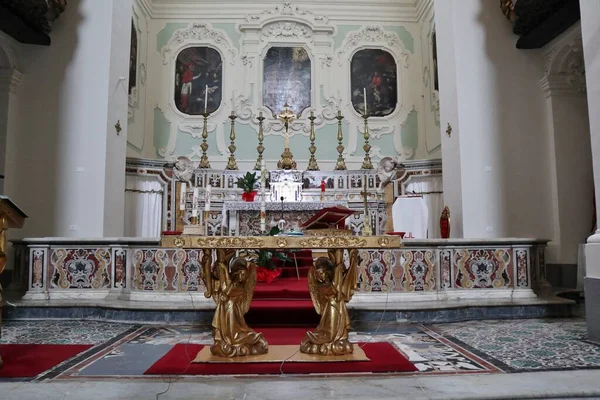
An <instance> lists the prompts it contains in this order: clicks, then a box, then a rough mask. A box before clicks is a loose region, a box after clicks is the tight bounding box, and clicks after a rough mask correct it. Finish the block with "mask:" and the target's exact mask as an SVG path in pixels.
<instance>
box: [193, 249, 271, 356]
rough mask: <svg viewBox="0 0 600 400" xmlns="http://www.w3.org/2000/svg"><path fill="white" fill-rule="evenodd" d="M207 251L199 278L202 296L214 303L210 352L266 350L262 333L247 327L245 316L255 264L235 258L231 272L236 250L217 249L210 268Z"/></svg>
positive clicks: (242, 353) (246, 353) (234, 353)
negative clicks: (214, 260) (215, 257)
mask: <svg viewBox="0 0 600 400" xmlns="http://www.w3.org/2000/svg"><path fill="white" fill-rule="evenodd" d="M210 251H211V250H205V255H204V256H203V258H202V269H203V274H202V279H203V280H204V283H205V285H206V288H207V291H206V292H205V293H204V295H205V296H206V297H212V298H213V300H214V301H215V303H216V304H217V307H216V309H215V316H214V317H213V321H212V326H213V338H214V344H213V345H212V346H211V348H210V352H211V353H212V354H213V355H215V356H219V357H240V356H249V355H256V354H265V353H267V352H268V350H269V346H268V344H267V342H266V341H265V339H264V338H263V335H262V333H257V332H255V331H254V330H252V329H251V328H250V327H248V325H247V324H246V320H245V319H244V314H246V313H247V312H248V309H249V308H250V302H251V301H252V295H253V294H254V286H255V285H256V266H255V265H254V264H250V265H249V264H248V262H247V261H246V260H245V259H243V258H236V259H235V260H233V262H232V263H231V271H230V270H229V264H230V261H231V259H232V258H233V256H234V255H235V250H224V249H217V261H216V262H215V264H214V265H213V267H212V269H211V267H210V261H211V256H210V255H209V252H210Z"/></svg>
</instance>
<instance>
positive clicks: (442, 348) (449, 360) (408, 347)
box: [350, 329, 488, 372]
mask: <svg viewBox="0 0 600 400" xmlns="http://www.w3.org/2000/svg"><path fill="white" fill-rule="evenodd" d="M350 341H352V342H368V341H372V342H391V343H393V344H394V345H395V346H396V348H398V350H400V351H401V352H402V353H403V354H404V355H405V356H406V357H407V358H408V360H409V361H410V362H412V363H413V364H414V365H415V367H417V368H418V369H419V371H420V372H459V371H480V372H483V371H488V368H485V367H484V366H482V365H480V364H479V363H478V362H477V361H475V360H473V359H470V358H469V357H468V356H467V355H465V354H462V353H461V352H460V351H459V350H458V349H456V348H455V347H453V346H451V345H450V344H447V343H443V342H441V341H440V340H438V339H436V338H434V337H432V336H430V335H429V334H427V333H426V332H423V331H420V330H417V329H414V330H413V331H412V332H411V333H406V334H403V333H392V334H382V335H369V334H368V333H351V334H350Z"/></svg>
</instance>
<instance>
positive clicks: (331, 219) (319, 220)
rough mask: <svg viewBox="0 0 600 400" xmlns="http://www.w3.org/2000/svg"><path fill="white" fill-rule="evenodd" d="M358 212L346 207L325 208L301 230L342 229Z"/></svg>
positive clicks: (303, 225)
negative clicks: (349, 218)
mask: <svg viewBox="0 0 600 400" xmlns="http://www.w3.org/2000/svg"><path fill="white" fill-rule="evenodd" d="M355 212H356V211H354V210H351V209H349V208H346V207H341V206H338V207H325V208H323V209H322V210H320V211H319V212H318V213H316V214H315V215H313V216H312V217H311V218H310V219H309V220H308V221H306V222H305V223H304V224H302V226H301V228H303V229H305V230H309V229H332V228H336V227H338V228H339V227H340V226H341V227H342V228H343V224H344V221H345V220H346V218H348V217H349V216H350V215H352V214H354V213H355Z"/></svg>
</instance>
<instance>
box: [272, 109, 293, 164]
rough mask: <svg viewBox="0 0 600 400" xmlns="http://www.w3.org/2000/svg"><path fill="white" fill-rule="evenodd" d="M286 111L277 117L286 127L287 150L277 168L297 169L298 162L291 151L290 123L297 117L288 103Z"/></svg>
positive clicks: (282, 154)
mask: <svg viewBox="0 0 600 400" xmlns="http://www.w3.org/2000/svg"><path fill="white" fill-rule="evenodd" d="M284 107H285V110H283V112H282V113H281V114H279V115H278V116H277V118H279V119H281V120H283V126H284V127H285V148H284V149H283V153H281V160H279V161H278V162H277V168H279V169H296V161H294V155H293V154H292V152H291V151H290V133H289V127H290V122H291V121H292V120H293V119H296V118H297V116H296V114H294V113H293V112H292V111H291V110H290V106H289V105H288V104H287V103H286V104H285V106H284Z"/></svg>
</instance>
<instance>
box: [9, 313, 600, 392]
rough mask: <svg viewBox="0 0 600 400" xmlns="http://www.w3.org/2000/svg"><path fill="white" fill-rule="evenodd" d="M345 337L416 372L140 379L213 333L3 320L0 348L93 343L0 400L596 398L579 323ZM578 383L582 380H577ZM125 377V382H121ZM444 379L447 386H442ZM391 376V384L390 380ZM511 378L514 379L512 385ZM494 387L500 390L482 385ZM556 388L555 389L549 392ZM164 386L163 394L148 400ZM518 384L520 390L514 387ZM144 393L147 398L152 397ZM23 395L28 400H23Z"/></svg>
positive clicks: (595, 350) (487, 324) (460, 326)
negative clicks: (400, 359) (289, 393)
mask: <svg viewBox="0 0 600 400" xmlns="http://www.w3.org/2000/svg"><path fill="white" fill-rule="evenodd" d="M257 330H260V329H259V328H257ZM350 339H351V341H354V342H381V341H386V342H389V343H391V344H392V345H394V346H395V347H396V349H398V350H399V351H400V352H401V353H402V354H403V355H404V356H405V357H406V358H407V359H408V360H409V361H410V362H411V363H412V364H413V365H414V366H415V367H416V369H417V371H416V372H409V373H397V374H380V375H360V379H355V378H354V379H353V377H346V378H344V376H339V377H338V376H336V377H334V378H333V379H332V378H331V377H328V378H325V377H318V376H307V375H303V376H291V375H282V376H253V377H248V376H244V377H242V378H239V379H235V378H233V379H232V377H229V378H228V377H223V376H220V377H218V376H213V377H206V376H204V377H203V376H182V377H177V376H148V375H143V374H144V372H145V371H146V370H147V369H148V368H149V367H150V366H151V365H152V364H154V363H155V362H156V361H158V360H159V359H160V358H161V357H163V356H164V355H165V354H166V353H167V352H169V350H171V349H172V348H173V346H174V345H176V344H185V343H189V344H210V343H211V336H210V332H209V331H208V330H207V329H206V327H200V326H185V325H180V326H156V325H140V324H124V323H112V322H103V321H89V320H86V321H72V320H39V321H5V323H4V326H3V331H2V338H1V339H0V345H1V344H6V343H13V344H29V343H31V344H90V345H93V347H92V348H90V349H89V350H87V351H86V352H84V353H81V354H79V355H78V356H76V357H74V358H73V359H70V360H67V361H65V362H64V363H62V364H60V365H58V366H56V367H55V368H54V369H51V370H49V371H46V372H44V373H42V374H40V375H38V376H37V377H35V378H31V379H7V378H4V379H1V380H0V398H1V399H9V398H15V399H16V398H19V399H26V398H38V397H35V396H33V392H32V391H35V390H38V389H40V388H42V387H49V388H50V389H48V390H46V391H45V395H44V397H43V398H48V399H54V398H60V399H63V398H67V399H71V398H73V399H74V398H96V397H94V396H92V397H85V396H84V395H83V394H84V393H88V394H89V393H92V392H93V388H96V389H98V388H99V387H100V386H98V385H100V384H103V385H105V386H106V385H107V381H109V382H110V384H109V386H110V387H111V388H112V389H110V390H114V391H116V392H115V393H117V392H118V393H119V394H115V395H114V396H113V395H111V396H108V397H104V398H119V399H121V398H123V399H125V398H127V399H129V398H131V399H134V398H136V399H137V398H161V399H166V398H194V397H193V396H191V393H197V391H198V390H199V389H198V388H200V387H203V385H204V386H205V385H206V384H207V382H214V383H217V382H229V383H228V384H226V385H225V386H224V387H223V388H221V389H219V388H218V387H217V386H214V385H213V386H211V389H210V390H209V391H207V392H204V395H203V396H201V397H195V398H236V399H237V398H240V399H250V398H277V397H276V396H275V395H274V393H276V392H277V390H279V389H277V390H275V391H271V390H270V391H269V393H268V394H267V393H263V392H261V391H258V390H257V387H256V384H257V382H263V383H264V385H266V386H277V387H279V386H278V385H279V384H281V385H283V386H287V387H289V388H290V390H293V387H294V386H295V385H303V386H302V387H303V388H304V389H302V392H305V393H308V394H309V397H311V398H316V397H319V396H316V395H315V393H321V394H322V396H320V397H322V398H341V397H348V398H356V397H359V396H357V395H356V393H357V392H355V393H352V392H347V391H348V390H349V389H348V387H350V386H352V385H357V382H363V383H364V385H363V386H364V388H367V387H368V388H370V389H369V390H370V391H371V392H372V393H371V395H372V397H374V398H506V397H503V396H508V397H510V396H518V397H519V398H527V397H526V396H529V398H548V396H551V395H552V394H553V395H560V396H555V397H557V398H560V397H561V396H567V395H568V397H573V396H579V397H588V398H589V396H598V398H600V385H599V384H597V382H598V378H600V346H599V345H597V344H594V343H592V342H589V341H587V339H586V325H585V320H584V319H579V318H575V319H529V320H488V321H469V322H459V323H449V324H436V325H411V324H406V325H398V324H394V325H386V324H382V325H376V326H373V327H371V328H365V329H364V331H353V332H352V333H351V338H350ZM553 374H554V375H553ZM592 376H595V378H592ZM529 377H534V378H531V382H530V383H531V385H530V387H528V385H526V384H525V382H526V381H524V380H523V379H530V378H529ZM545 377H548V381H547V382H546V383H547V385H546V386H544V385H540V383H539V382H542V381H545V379H546V378H545ZM567 377H571V378H569V379H567ZM540 379H541V381H540ZM577 379H580V380H581V382H580V383H578V384H576V382H577ZM123 380H126V381H127V382H128V384H127V385H125V386H123ZM446 380H447V382H448V383H447V384H442V383H441V382H445V381H446ZM233 382H235V384H232V383H233ZM393 382H397V385H396V386H394V384H393ZM459 382H464V384H468V382H471V384H472V385H475V386H477V385H479V386H478V387H479V388H478V389H476V388H475V387H468V388H467V387H466V386H464V384H461V383H459ZM510 382H518V384H516V386H514V385H513V384H511V383H510ZM195 384H197V385H199V386H194V385H195ZM186 385H192V386H190V389H189V392H188V393H189V394H190V397H181V396H179V395H178V393H179V394H181V392H182V391H184V389H183V388H184V387H186ZM348 385H349V386H348ZM427 385H433V386H431V387H427ZM448 385H449V386H448ZM457 385H458V386H457ZM481 385H483V386H481ZM486 385H487V386H486ZM490 385H491V386H490ZM505 385H509V386H505ZM510 385H513V386H510ZM548 385H549V386H548ZM496 386H497V387H498V390H499V391H495V389H494V390H491V389H489V388H490V387H496ZM106 387H108V386H106ZM553 387H554V389H552V390H553V392H552V391H551V392H548V391H547V390H546V389H548V388H553ZM36 388H38V389H36ZM134 388H138V389H139V390H140V392H137V391H136V390H137V389H136V390H134ZM149 388H152V389H149ZM167 388H168V391H167V393H166V394H163V395H161V396H160V397H156V396H155V395H156V394H157V393H159V392H162V391H165V390H167ZM306 388H312V389H306ZM364 388H362V389H357V390H359V391H361V390H365V389H364ZM460 388H462V389H460ZM486 388H487V389H486ZM517 388H521V389H520V391H519V390H517ZM101 390H102V391H104V389H101ZM307 390H308V392H307ZM461 390H462V392H461ZM149 392H152V393H153V394H152V395H149ZM27 393H29V394H31V395H32V396H33V397H27V396H25V397H24V395H25V394H27ZM54 393H56V397H55V396H54ZM5 394H8V397H5V396H4V395H5ZM280 394H281V393H280ZM376 394H377V395H376ZM13 395H14V397H11V396H13ZM136 396H139V397H136ZM178 396H179V397H178ZM405 396H408V397H405ZM453 396H454V397H453ZM470 396H475V397H470ZM490 396H491V397H490ZM493 396H496V397H493ZM532 396H533V397H532ZM536 396H537V397H536ZM540 396H541V397H540ZM283 397H284V398H285V396H283ZM360 397H363V396H360ZM280 398H282V396H280V397H279V399H280ZM287 398H295V397H287ZM303 398H306V395H305V396H304V397H303Z"/></svg>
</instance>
